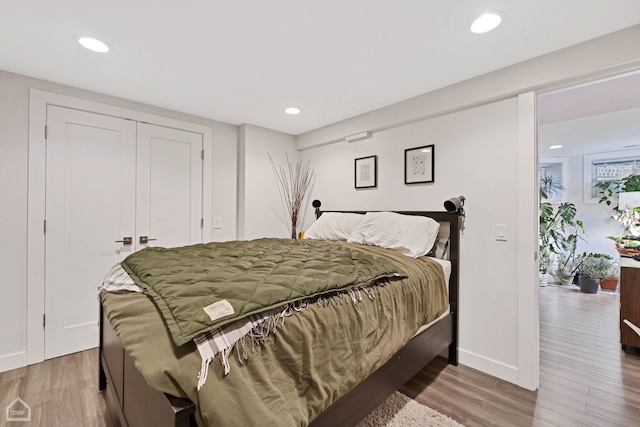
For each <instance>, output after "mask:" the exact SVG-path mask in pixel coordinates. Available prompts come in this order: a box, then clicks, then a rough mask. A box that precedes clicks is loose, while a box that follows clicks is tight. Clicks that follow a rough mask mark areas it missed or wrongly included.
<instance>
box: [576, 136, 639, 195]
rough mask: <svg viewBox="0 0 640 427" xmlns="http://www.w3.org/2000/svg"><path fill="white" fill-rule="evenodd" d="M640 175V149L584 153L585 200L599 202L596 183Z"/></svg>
mask: <svg viewBox="0 0 640 427" xmlns="http://www.w3.org/2000/svg"><path fill="white" fill-rule="evenodd" d="M629 175H640V150H638V149H633V150H625V151H611V152H608V153H596V154H585V155H584V202H585V203H598V199H599V198H600V191H599V190H598V189H597V188H595V185H596V183H598V182H604V181H616V180H619V179H621V178H624V177H626V176H629Z"/></svg>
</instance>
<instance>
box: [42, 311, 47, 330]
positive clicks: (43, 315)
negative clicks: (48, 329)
mask: <svg viewBox="0 0 640 427" xmlns="http://www.w3.org/2000/svg"><path fill="white" fill-rule="evenodd" d="M46 325H47V315H46V314H44V313H43V314H42V327H43V328H44V327H45V326H46Z"/></svg>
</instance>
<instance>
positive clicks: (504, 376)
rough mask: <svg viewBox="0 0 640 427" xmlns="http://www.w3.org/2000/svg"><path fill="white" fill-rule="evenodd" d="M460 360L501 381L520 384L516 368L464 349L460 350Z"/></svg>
mask: <svg viewBox="0 0 640 427" xmlns="http://www.w3.org/2000/svg"><path fill="white" fill-rule="evenodd" d="M458 360H459V362H460V363H461V364H463V365H465V366H469V367H470V368H473V369H477V370H479V371H482V372H484V373H487V374H489V375H493V376H494V377H497V378H500V379H501V380H505V381H508V382H510V383H513V384H516V385H517V384H518V368H516V367H515V366H510V365H507V364H505V363H502V362H498V361H496V360H492V359H489V358H487V357H484V356H480V355H477V354H474V353H471V352H469V351H466V350H462V349H458Z"/></svg>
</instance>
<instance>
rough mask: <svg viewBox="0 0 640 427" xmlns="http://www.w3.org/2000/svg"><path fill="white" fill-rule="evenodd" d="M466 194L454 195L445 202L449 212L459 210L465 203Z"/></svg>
mask: <svg viewBox="0 0 640 427" xmlns="http://www.w3.org/2000/svg"><path fill="white" fill-rule="evenodd" d="M464 200H465V197H464V196H458V197H452V198H450V199H449V200H447V201H446V202H444V208H445V209H446V210H447V212H457V211H458V210H460V208H462V206H463V205H464Z"/></svg>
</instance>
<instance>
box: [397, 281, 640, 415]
mask: <svg viewBox="0 0 640 427" xmlns="http://www.w3.org/2000/svg"><path fill="white" fill-rule="evenodd" d="M618 304H619V295H618V294H615V293H607V292H602V291H600V292H598V293H597V294H595V295H594V294H584V293H580V291H579V290H578V289H577V288H576V287H573V286H571V287H569V286H547V287H544V288H540V389H539V390H538V391H537V392H530V391H527V390H524V389H521V388H519V387H517V386H515V385H513V384H510V383H506V382H504V381H501V380H499V379H497V378H494V377H491V376H489V375H486V374H483V373H481V372H478V371H476V370H474V369H471V368H468V367H465V366H458V367H454V366H450V365H447V364H446V362H445V361H444V360H443V359H438V360H436V361H434V362H432V363H431V364H430V365H429V366H427V367H426V368H425V369H424V370H423V371H422V372H421V373H420V374H418V375H417V376H416V377H414V378H413V379H412V380H411V381H409V382H408V383H407V384H406V385H405V386H404V388H403V389H402V390H401V391H402V392H404V393H405V394H407V395H409V396H411V397H413V398H415V399H416V400H417V401H419V402H421V403H424V404H425V405H428V406H430V407H432V408H434V409H436V410H438V411H439V412H441V413H443V414H446V415H448V416H450V417H451V418H453V419H455V420H456V421H458V422H460V423H462V424H464V425H465V426H467V427H472V426H593V427H605V426H639V425H640V355H638V354H626V353H624V352H623V351H622V350H621V347H620V342H619V341H620V340H619V329H618V321H619V320H618Z"/></svg>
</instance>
